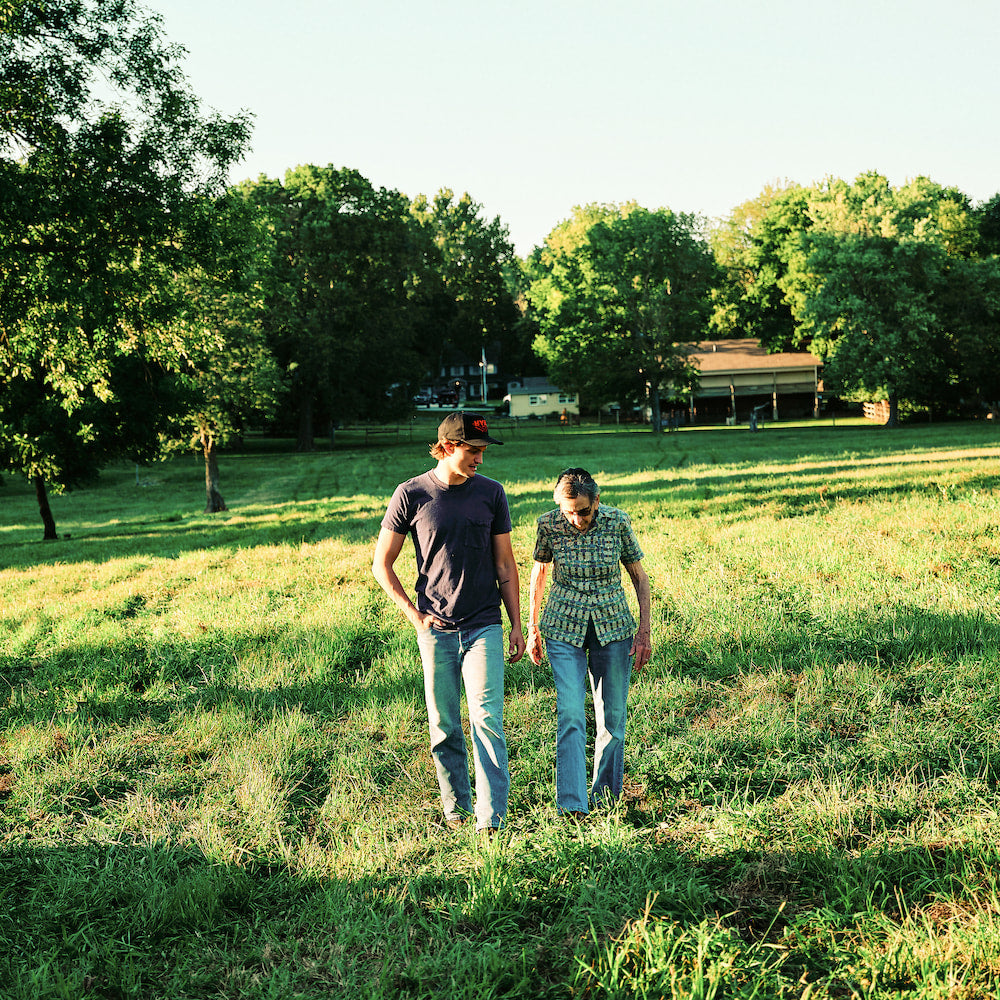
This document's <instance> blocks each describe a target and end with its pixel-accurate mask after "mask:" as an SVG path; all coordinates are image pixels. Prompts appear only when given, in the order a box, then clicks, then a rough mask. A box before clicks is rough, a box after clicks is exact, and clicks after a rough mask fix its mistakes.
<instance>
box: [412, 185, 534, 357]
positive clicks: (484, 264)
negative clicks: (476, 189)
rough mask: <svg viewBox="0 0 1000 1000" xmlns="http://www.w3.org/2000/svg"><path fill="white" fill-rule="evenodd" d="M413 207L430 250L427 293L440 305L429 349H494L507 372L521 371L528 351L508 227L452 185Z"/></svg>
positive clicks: (422, 197)
mask: <svg viewBox="0 0 1000 1000" xmlns="http://www.w3.org/2000/svg"><path fill="white" fill-rule="evenodd" d="M412 210H413V214H414V217H415V218H416V219H417V221H418V222H419V224H420V226H421V228H422V229H423V232H424V234H425V236H426V241H427V245H428V247H429V248H431V253H432V256H431V257H430V259H429V260H428V262H427V263H428V267H427V269H426V273H425V278H424V281H425V287H424V289H423V291H424V292H425V293H427V292H429V293H430V296H431V298H430V301H431V302H435V303H438V305H437V306H436V307H435V308H434V322H435V328H434V329H433V330H432V331H428V332H429V334H430V337H429V338H428V339H427V340H425V341H423V343H424V345H425V347H427V348H431V349H433V348H434V347H437V348H438V349H439V350H441V351H443V350H446V349H447V348H448V347H451V348H454V349H457V350H459V351H462V352H463V353H464V354H466V355H467V356H469V357H473V356H477V355H478V354H479V353H480V350H481V349H482V348H484V347H490V348H491V349H492V350H494V351H497V350H499V351H500V352H502V353H503V354H504V358H503V363H504V367H505V368H506V369H507V370H510V371H516V370H518V369H519V368H520V367H522V366H523V362H524V361H525V357H524V354H525V351H524V345H522V344H520V343H519V342H518V338H517V329H518V328H517V323H518V320H519V318H520V313H519V311H518V308H517V305H516V298H515V295H516V292H515V281H516V272H515V267H516V262H515V257H514V248H513V244H512V243H511V242H510V233H509V231H508V229H507V227H506V225H504V224H503V222H501V220H500V218H499V217H495V218H493V219H487V218H485V217H484V216H483V207H482V205H480V204H479V203H478V202H476V201H474V200H473V198H472V197H471V196H470V195H469V194H468V193H466V194H463V195H462V196H461V197H456V196H455V193H454V192H453V191H452V190H450V189H448V188H442V189H441V190H440V191H439V192H438V193H437V194H436V195H435V196H434V198H433V199H428V198H427V197H426V196H425V195H419V196H418V197H417V198H415V199H414V202H413V209H412ZM425 301H426V300H425ZM433 360H437V361H439V359H433ZM493 360H494V362H496V363H499V362H500V361H501V358H499V357H494V358H493Z"/></svg>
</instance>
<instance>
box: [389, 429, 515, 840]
mask: <svg viewBox="0 0 1000 1000" xmlns="http://www.w3.org/2000/svg"><path fill="white" fill-rule="evenodd" d="M491 444H503V442H502V441H498V440H496V438H493V437H490V435H489V432H488V428H487V424H486V419H485V418H484V417H482V416H480V415H479V414H476V413H464V412H458V413H451V414H449V415H448V416H447V417H445V419H444V420H443V421H442V422H441V425H440V426H439V427H438V439H437V443H436V444H435V445H433V446H432V447H431V456H432V457H433V458H435V459H437V466H436V467H435V468H433V469H431V470H430V471H429V472H425V473H424V474H423V475H421V476H417V477H416V478H414V479H410V480H408V481H407V482H405V483H402V484H400V485H399V486H398V487H396V491H395V492H394V493H393V495H392V499H391V500H390V501H389V508H388V510H387V511H386V514H385V517H384V518H383V519H382V530H381V531H380V532H379V536H378V542H377V543H376V545H375V557H374V560H373V562H372V572H373V573H374V574H375V579H376V580H378V582H379V584H380V585H381V587H382V589H383V590H384V591H385V592H386V593H387V594H388V595H389V597H390V598H391V599H392V602H393V603H394V604H395V605H396V606H397V607H398V608H399V609H400V610H401V611H402V612H403V614H404V615H406V617H407V618H408V619H409V621H410V623H411V624H412V625H413V627H414V628H415V629H416V631H417V645H418V646H419V648H420V657H421V660H422V662H423V668H424V696H425V698H426V700H427V715H428V721H429V725H430V738H431V753H432V755H433V757H434V764H435V767H436V768H437V775H438V785H439V787H440V789H441V804H442V806H443V808H444V815H445V821H446V822H447V824H448V825H449V826H451V827H457V826H458V825H459V824H460V823H461V822H462V821H463V820H464V819H465V817H466V816H467V815H469V814H471V813H472V811H473V809H472V794H471V790H470V787H469V764H468V755H467V752H466V748H465V737H464V735H463V733H462V715H461V708H460V704H461V702H460V698H461V684H462V682H463V681H464V683H465V697H466V700H467V702H468V706H469V726H470V729H471V731H472V755H473V761H474V763H475V772H476V807H475V817H476V828H477V829H478V830H488V829H496V828H497V827H499V826H500V825H501V823H502V822H503V820H504V817H505V816H506V814H507V796H508V792H509V790H510V776H509V774H508V771H507V742H506V740H505V739H504V734H503V673H504V650H503V627H502V625H501V623H500V603H501V601H502V602H503V605H504V608H505V609H506V611H507V617H508V619H509V620H510V644H509V655H510V662H511V663H516V662H517V661H518V660H520V659H521V657H522V656H523V655H524V645H525V643H524V634H523V633H522V631H521V599H520V593H519V588H518V577H517V564H516V563H515V562H514V553H513V550H512V548H511V542H510V527H511V525H510V511H509V510H508V507H507V497H506V495H505V494H504V491H503V487H502V486H501V485H500V484H499V483H497V482H494V481H493V480H492V479H487V478H486V477H485V476H481V475H479V474H478V469H479V466H480V464H481V463H482V461H483V453H484V452H485V451H486V447H487V445H491ZM407 535H410V536H412V538H413V546H414V549H415V552H416V558H417V581H416V588H415V589H416V596H417V601H416V604H414V603H413V602H412V601H411V600H410V598H409V596H408V595H407V593H406V591H405V589H404V588H403V585H402V584H401V583H400V582H399V577H398V576H397V575H396V572H395V569H394V568H393V567H394V564H395V562H396V558H397V557H398V556H399V553H400V552H401V551H402V548H403V543H404V542H405V540H406V536H407Z"/></svg>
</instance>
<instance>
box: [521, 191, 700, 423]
mask: <svg viewBox="0 0 1000 1000" xmlns="http://www.w3.org/2000/svg"><path fill="white" fill-rule="evenodd" d="M526 267H527V273H528V277H529V287H528V297H529V300H530V302H531V305H532V307H533V309H534V311H535V313H536V315H537V318H538V323H539V328H540V333H539V336H538V338H537V340H536V342H535V348H536V350H537V351H538V353H539V354H541V355H542V356H543V357H544V358H545V359H546V360H547V362H548V366H549V374H550V376H551V377H552V378H553V379H554V380H556V381H557V382H558V383H559V385H560V386H561V387H564V388H567V389H572V390H575V391H577V392H582V393H585V394H586V395H587V396H588V398H589V399H590V400H591V401H592V402H593V403H595V404H603V403H607V402H611V401H619V402H622V403H624V402H634V403H639V404H641V405H648V406H649V407H650V410H651V414H652V418H651V419H652V424H653V429H654V431H658V430H659V429H660V421H661V396H662V393H663V392H664V391H667V392H680V391H681V390H683V388H684V387H685V386H686V385H687V383H688V381H689V380H690V374H691V373H690V371H689V366H688V347H689V345H690V344H691V343H692V342H693V341H696V340H698V339H700V338H701V337H702V336H703V331H704V329H705V326H706V323H707V320H708V316H709V312H710V308H711V300H710V293H711V290H712V287H713V285H714V283H715V280H716V274H717V271H716V265H715V262H714V259H713V257H712V253H711V251H710V249H709V247H708V244H707V243H706V241H705V240H704V239H703V237H702V235H701V226H700V222H699V220H698V219H697V218H696V217H695V216H692V215H684V214H675V213H674V212H671V211H670V210H669V209H658V210H655V211H651V210H648V209H644V208H641V207H639V206H638V205H636V204H634V203H629V204H626V205H621V206H614V205H590V206H587V207H586V208H578V209H577V210H576V211H575V212H574V215H573V216H572V217H571V218H570V219H568V220H566V221H565V222H564V223H562V224H561V225H560V226H558V227H556V229H555V230H553V232H552V233H551V234H550V236H549V238H548V239H547V240H546V245H545V246H544V247H542V248H541V249H540V250H538V251H536V253H535V254H534V255H533V256H532V257H531V258H530V259H529V260H528V262H527V265H526Z"/></svg>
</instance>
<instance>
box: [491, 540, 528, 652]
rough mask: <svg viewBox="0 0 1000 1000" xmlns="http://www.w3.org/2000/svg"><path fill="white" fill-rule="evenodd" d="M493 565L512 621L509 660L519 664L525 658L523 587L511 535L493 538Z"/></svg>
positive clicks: (502, 597)
mask: <svg viewBox="0 0 1000 1000" xmlns="http://www.w3.org/2000/svg"><path fill="white" fill-rule="evenodd" d="M493 563H494V565H495V566H496V571H497V583H498V584H499V585H500V599H501V600H502V601H503V606H504V607H505V608H506V609H507V618H508V619H509V620H510V650H509V657H508V658H509V660H510V662H511V663H517V661H518V660H519V659H521V657H522V656H524V632H523V631H522V630H521V585H520V582H519V580H518V577H517V563H516V562H515V561H514V549H513V547H512V546H511V543H510V534H509V533H508V534H506V535H494V536H493Z"/></svg>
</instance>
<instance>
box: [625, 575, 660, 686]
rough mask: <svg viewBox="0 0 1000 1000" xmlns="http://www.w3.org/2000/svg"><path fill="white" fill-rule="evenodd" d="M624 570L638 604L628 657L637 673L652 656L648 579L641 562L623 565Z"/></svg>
mask: <svg viewBox="0 0 1000 1000" xmlns="http://www.w3.org/2000/svg"><path fill="white" fill-rule="evenodd" d="M623 565H624V566H625V570H626V572H627V573H628V575H629V576H630V577H631V578H632V586H633V587H635V598H636V600H637V601H638V602H639V631H638V632H636V634H635V639H634V640H633V641H632V649H631V651H630V653H629V655H630V656H634V657H635V671H636V673H638V672H639V671H640V670H642V668H643V667H644V666H645V665H646V664H647V663H648V662H649V658H650V657H651V656H652V655H653V646H652V643H651V640H650V637H649V619H650V602H649V577H648V576H647V575H646V571H645V570H644V569H643V568H642V563H641V562H631V563H624V564H623Z"/></svg>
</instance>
